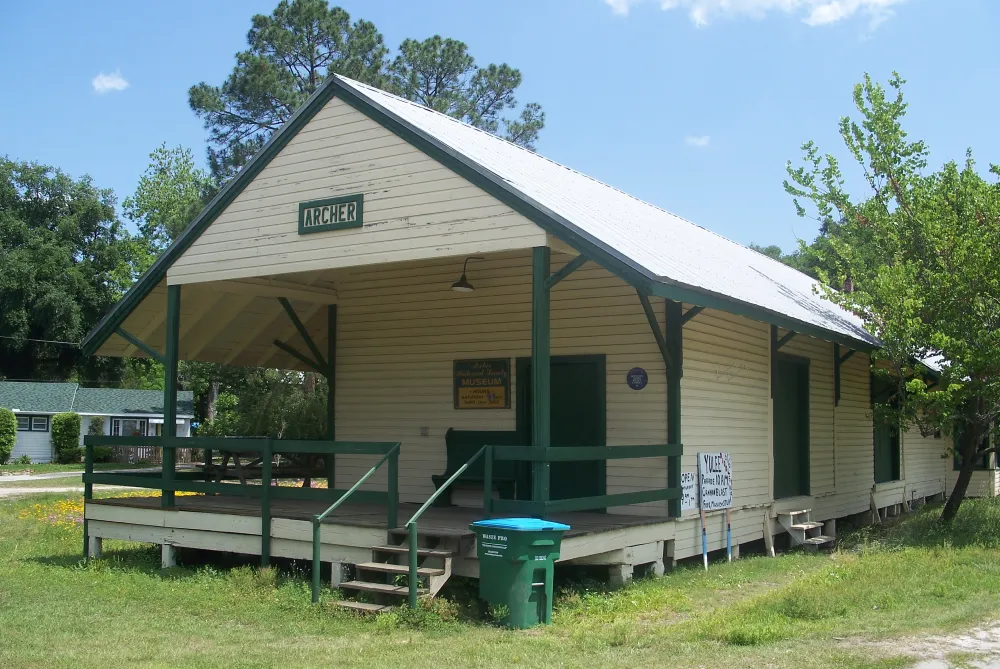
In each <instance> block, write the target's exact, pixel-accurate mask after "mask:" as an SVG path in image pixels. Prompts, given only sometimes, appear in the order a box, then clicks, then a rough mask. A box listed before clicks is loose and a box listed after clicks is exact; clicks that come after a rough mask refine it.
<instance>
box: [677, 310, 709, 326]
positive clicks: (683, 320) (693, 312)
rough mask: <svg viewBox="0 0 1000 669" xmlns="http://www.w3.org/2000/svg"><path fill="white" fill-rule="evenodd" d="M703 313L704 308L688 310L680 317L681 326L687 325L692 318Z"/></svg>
mask: <svg viewBox="0 0 1000 669" xmlns="http://www.w3.org/2000/svg"><path fill="white" fill-rule="evenodd" d="M703 311H705V307H691V308H690V309H688V310H687V311H685V312H684V315H683V316H681V324H684V323H687V322H688V321H689V320H691V319H692V318H694V317H695V316H697V315H698V314H700V313H701V312H703Z"/></svg>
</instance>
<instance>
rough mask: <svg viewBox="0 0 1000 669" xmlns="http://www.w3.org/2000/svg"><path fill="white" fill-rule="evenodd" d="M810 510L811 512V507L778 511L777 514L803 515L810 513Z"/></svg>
mask: <svg viewBox="0 0 1000 669" xmlns="http://www.w3.org/2000/svg"><path fill="white" fill-rule="evenodd" d="M811 512H812V509H802V510H801V511H779V512H778V515H779V516H792V517H795V516H804V515H806V514H808V513H811Z"/></svg>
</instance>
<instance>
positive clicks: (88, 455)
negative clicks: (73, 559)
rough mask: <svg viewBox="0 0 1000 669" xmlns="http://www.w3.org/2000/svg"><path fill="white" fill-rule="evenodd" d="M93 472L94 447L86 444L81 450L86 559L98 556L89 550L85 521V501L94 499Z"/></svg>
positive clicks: (88, 537)
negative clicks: (91, 478)
mask: <svg viewBox="0 0 1000 669" xmlns="http://www.w3.org/2000/svg"><path fill="white" fill-rule="evenodd" d="M93 473H94V447H93V446H90V445H87V446H85V447H84V451H83V557H84V558H85V559H86V560H90V559H91V558H95V557H100V556H99V555H94V551H92V550H91V546H92V544H91V541H90V531H89V529H90V528H89V527H88V523H87V502H89V501H90V500H92V499H94V484H93V483H90V482H89V481H90V476H91V474H93Z"/></svg>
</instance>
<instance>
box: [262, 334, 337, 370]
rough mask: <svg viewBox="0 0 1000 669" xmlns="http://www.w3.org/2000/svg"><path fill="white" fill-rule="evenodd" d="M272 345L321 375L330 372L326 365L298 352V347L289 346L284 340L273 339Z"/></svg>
mask: <svg viewBox="0 0 1000 669" xmlns="http://www.w3.org/2000/svg"><path fill="white" fill-rule="evenodd" d="M274 345H275V346H277V347H278V348H280V349H281V350H282V351H284V352H285V353H287V354H288V355H290V356H292V357H293V358H295V359H296V360H298V361H300V362H301V363H302V364H304V365H307V366H308V367H312V368H313V369H314V370H316V371H317V372H319V373H320V374H322V375H323V376H327V375H329V373H330V368H329V367H327V366H326V365H321V364H320V363H318V362H316V361H315V360H313V359H312V358H310V357H309V356H307V355H306V354H305V353H302V352H300V351H299V350H298V349H296V348H294V347H292V346H289V345H288V344H286V343H285V342H283V341H280V340H278V339H275V340H274Z"/></svg>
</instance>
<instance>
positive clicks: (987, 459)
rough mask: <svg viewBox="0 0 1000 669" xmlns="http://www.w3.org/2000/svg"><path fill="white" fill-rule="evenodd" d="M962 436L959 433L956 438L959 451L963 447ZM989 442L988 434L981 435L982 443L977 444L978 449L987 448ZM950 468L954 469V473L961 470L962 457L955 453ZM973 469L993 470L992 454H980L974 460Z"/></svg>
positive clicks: (963, 440)
mask: <svg viewBox="0 0 1000 669" xmlns="http://www.w3.org/2000/svg"><path fill="white" fill-rule="evenodd" d="M964 436H965V435H963V434H962V433H961V432H959V434H958V438H957V440H956V441H957V442H958V447H959V448H960V449H961V448H964V447H965V439H964ZM989 441H990V435H989V432H987V433H986V434H985V435H983V439H982V441H980V442H979V448H987V447H988V446H989ZM952 466H953V467H954V469H955V471H958V470H959V469H961V468H962V456H960V455H959V454H958V453H957V452H956V453H955V457H954V458H952ZM975 469H978V470H988V469H993V454H992V453H981V454H980V455H979V457H977V458H976V466H975Z"/></svg>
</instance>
